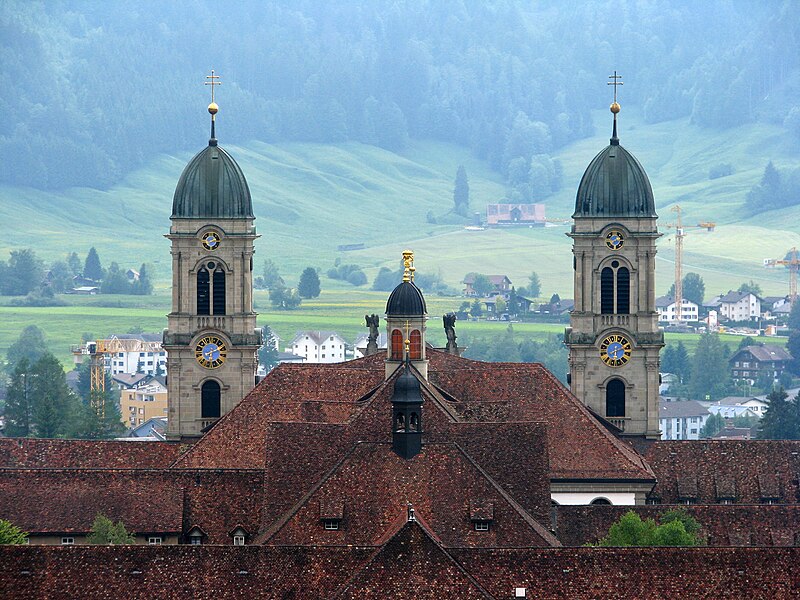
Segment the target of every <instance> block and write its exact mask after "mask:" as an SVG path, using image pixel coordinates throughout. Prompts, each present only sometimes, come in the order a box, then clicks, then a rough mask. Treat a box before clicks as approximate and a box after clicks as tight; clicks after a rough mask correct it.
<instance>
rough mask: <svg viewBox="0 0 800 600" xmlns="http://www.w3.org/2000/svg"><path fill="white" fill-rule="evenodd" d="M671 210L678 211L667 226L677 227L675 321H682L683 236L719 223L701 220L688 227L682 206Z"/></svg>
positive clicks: (709, 228) (711, 228)
mask: <svg viewBox="0 0 800 600" xmlns="http://www.w3.org/2000/svg"><path fill="white" fill-rule="evenodd" d="M671 211H672V212H674V213H676V217H675V222H674V223H668V224H667V227H669V228H674V229H675V298H674V300H675V322H676V323H680V322H681V308H682V306H683V238H685V237H686V231H687V230H691V229H705V230H706V231H714V228H715V227H716V226H717V224H716V223H713V222H711V221H701V222H700V223H698V224H697V225H691V226H689V227H686V226H684V225H683V222H682V221H681V207H680V206H679V205H678V204H676V205H675V206H673V207H672V209H671Z"/></svg>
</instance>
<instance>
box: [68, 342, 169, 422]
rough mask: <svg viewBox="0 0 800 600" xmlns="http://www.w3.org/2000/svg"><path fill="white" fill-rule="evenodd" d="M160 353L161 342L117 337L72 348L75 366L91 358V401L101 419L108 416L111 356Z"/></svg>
mask: <svg viewBox="0 0 800 600" xmlns="http://www.w3.org/2000/svg"><path fill="white" fill-rule="evenodd" d="M160 351H161V344H160V343H159V342H145V341H143V340H138V339H122V340H121V339H119V338H118V337H116V336H111V337H110V338H108V339H102V340H95V341H94V342H86V344H85V345H82V346H73V347H72V354H73V357H74V360H75V364H81V363H82V362H83V359H84V357H87V356H88V358H89V399H90V400H89V401H90V404H91V407H92V408H93V409H94V411H95V413H97V415H98V416H99V417H100V418H105V416H106V414H105V413H106V406H105V402H104V395H105V394H104V392H105V391H106V364H107V363H110V359H111V356H112V355H114V354H116V353H118V352H153V353H155V354H157V353H158V352H160ZM98 392H99V393H98Z"/></svg>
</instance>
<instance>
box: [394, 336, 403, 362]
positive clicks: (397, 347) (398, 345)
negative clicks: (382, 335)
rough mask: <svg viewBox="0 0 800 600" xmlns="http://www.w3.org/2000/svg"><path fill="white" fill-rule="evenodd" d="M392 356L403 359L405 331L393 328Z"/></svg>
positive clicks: (395, 358)
mask: <svg viewBox="0 0 800 600" xmlns="http://www.w3.org/2000/svg"><path fill="white" fill-rule="evenodd" d="M392 358H393V359H394V360H402V359H403V333H402V332H401V331H400V330H399V329H394V330H392Z"/></svg>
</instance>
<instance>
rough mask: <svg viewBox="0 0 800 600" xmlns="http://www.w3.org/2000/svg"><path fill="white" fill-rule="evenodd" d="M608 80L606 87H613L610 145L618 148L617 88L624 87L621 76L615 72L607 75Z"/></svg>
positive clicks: (618, 109)
mask: <svg viewBox="0 0 800 600" xmlns="http://www.w3.org/2000/svg"><path fill="white" fill-rule="evenodd" d="M608 78H609V79H610V80H611V81H609V82H608V85H613V86H614V102H612V103H611V107H610V110H611V112H612V113H613V114H614V130H613V131H612V133H611V145H612V146H619V138H618V137H617V114H618V113H619V111H620V106H619V104H618V103H617V87H618V86H620V85H625V84H624V83H623V82H622V81H620V80H621V79H622V75H617V72H616V71H614V74H613V75H609V76H608Z"/></svg>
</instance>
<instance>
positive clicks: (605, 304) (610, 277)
mask: <svg viewBox="0 0 800 600" xmlns="http://www.w3.org/2000/svg"><path fill="white" fill-rule="evenodd" d="M630 310H631V274H630V271H629V270H628V268H627V267H623V266H622V265H620V263H619V261H618V260H614V261H611V266H609V267H604V268H603V270H602V271H600V313H601V314H604V315H612V314H617V315H627V314H628V313H630Z"/></svg>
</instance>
